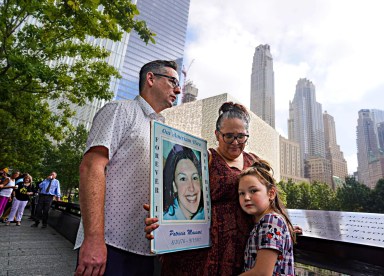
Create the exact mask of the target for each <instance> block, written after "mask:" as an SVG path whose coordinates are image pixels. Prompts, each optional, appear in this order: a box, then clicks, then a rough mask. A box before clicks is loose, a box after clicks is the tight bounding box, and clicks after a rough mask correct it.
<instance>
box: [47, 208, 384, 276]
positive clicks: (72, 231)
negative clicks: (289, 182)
mask: <svg viewBox="0 0 384 276" xmlns="http://www.w3.org/2000/svg"><path fill="white" fill-rule="evenodd" d="M52 208H53V210H52V211H51V213H50V219H49V224H50V226H52V227H53V228H55V229H56V230H57V231H58V232H59V233H60V234H62V235H63V236H64V237H65V238H67V239H68V240H70V241H71V242H72V243H75V240H76V234H77V229H78V226H79V223H80V217H81V215H80V206H79V204H75V203H65V202H57V201H55V202H53V204H52ZM289 213H290V216H291V219H292V220H293V222H294V224H297V225H300V226H302V228H303V230H304V234H303V235H300V236H298V239H297V240H298V242H297V244H296V245H295V262H297V263H300V264H305V265H310V266H312V267H314V268H315V269H319V270H321V269H327V270H330V271H334V272H339V273H343V274H349V275H384V247H383V246H381V245H380V246H375V242H373V243H372V242H367V244H368V245H367V244H364V243H362V242H359V243H357V242H353V239H352V240H351V239H349V240H348V239H347V240H348V242H345V241H341V240H337V238H332V235H334V237H336V236H337V237H340V236H342V235H341V234H343V233H344V232H345V233H344V235H346V234H348V231H349V232H354V233H357V232H356V231H357V230H353V229H354V228H351V226H348V225H347V227H349V228H345V229H343V228H340V227H338V228H337V230H335V227H334V224H332V221H333V222H334V223H336V224H337V223H339V224H340V219H339V221H337V220H336V219H334V220H332V217H342V218H344V219H345V218H346V217H348V215H351V214H353V216H354V217H361V218H365V219H366V220H367V221H368V222H369V221H370V218H372V217H377V215H378V214H366V213H347V212H329V211H308V210H289ZM292 214H295V215H298V214H299V215H298V216H299V217H301V219H297V218H295V217H294V216H292ZM303 214H304V215H303ZM380 216H383V219H382V220H380V218H381V217H380ZM322 219H324V222H323V223H320V222H321V220H322ZM311 220H313V221H316V223H311ZM377 221H379V222H378V223H379V224H380V225H381V223H383V224H384V215H379V219H378V220H377ZM343 223H344V222H343ZM359 225H360V226H359V227H360V229H359V231H364V230H362V228H363V227H364V223H362V222H361V221H360V224H359ZM339 226H340V225H339ZM365 227H367V224H365ZM380 227H381V226H380ZM377 228H378V227H376V230H375V231H376V232H374V233H375V234H374V237H372V231H371V233H370V234H371V237H366V238H367V241H368V240H372V238H373V239H375V238H376V239H380V242H379V244H381V240H384V228H382V229H381V230H380V229H379V230H377ZM318 229H321V231H323V232H324V231H328V232H327V234H325V236H326V238H324V237H319V233H321V232H319V231H317V230H318ZM341 230H344V232H340V231H341ZM316 231H317V232H316ZM332 231H333V232H332ZM306 232H307V233H309V235H308V234H306ZM366 232H367V233H368V231H366ZM324 233H325V232H324ZM340 233H341V234H340ZM364 233H365V232H364ZM364 233H360V234H361V235H363V234H364ZM329 237H330V238H329ZM357 237H358V236H356V234H355V236H352V238H357ZM359 237H360V236H359ZM376 244H377V243H376ZM300 271H301V269H300ZM297 275H308V274H307V272H305V273H302V274H301V273H299V274H297ZM313 275H325V274H321V273H320V274H319V273H316V272H315V274H313ZM332 275H336V274H332Z"/></svg>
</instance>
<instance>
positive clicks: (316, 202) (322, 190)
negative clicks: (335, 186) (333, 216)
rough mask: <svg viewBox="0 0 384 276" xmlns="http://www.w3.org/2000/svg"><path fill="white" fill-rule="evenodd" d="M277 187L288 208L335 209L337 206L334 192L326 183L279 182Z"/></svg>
mask: <svg viewBox="0 0 384 276" xmlns="http://www.w3.org/2000/svg"><path fill="white" fill-rule="evenodd" d="M279 187H280V188H281V190H282V191H283V194H284V197H283V198H285V199H286V206H287V208H290V209H304V210H336V209H337V208H338V205H337V200H336V194H335V192H333V190H332V189H331V188H330V187H329V185H328V184H326V183H319V182H313V183H311V184H310V183H307V182H301V183H293V182H292V181H291V180H289V181H288V182H287V183H284V182H280V183H279Z"/></svg>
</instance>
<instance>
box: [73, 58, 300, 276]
mask: <svg viewBox="0 0 384 276" xmlns="http://www.w3.org/2000/svg"><path fill="white" fill-rule="evenodd" d="M178 94H180V85H179V76H178V73H177V64H176V63H175V62H173V61H164V60H156V61H152V62H149V63H147V64H144V65H143V67H142V68H141V70H140V73H139V95H138V96H137V97H136V98H135V99H134V100H132V101H114V102H110V103H108V104H107V105H105V106H104V107H103V108H102V109H101V110H99V112H98V113H97V114H96V116H95V118H94V121H93V125H92V128H91V130H90V133H89V136H88V140H87V145H86V149H85V154H84V156H83V160H82V162H81V165H80V187H79V193H80V208H81V211H82V220H81V223H80V227H79V231H78V235H77V240H76V245H75V248H76V249H78V260H77V265H76V271H75V275H77V276H79V275H153V273H154V260H155V256H154V255H153V254H151V252H150V243H149V241H148V240H150V239H153V235H152V231H154V230H156V229H157V228H158V227H161V225H159V224H158V223H157V222H158V218H149V217H148V210H149V205H148V204H147V203H149V202H150V201H149V195H150V188H149V187H150V185H149V178H150V167H151V166H150V129H151V121H153V120H158V121H161V122H164V117H163V116H162V115H161V114H160V112H161V111H163V110H164V109H166V108H170V107H172V106H173V103H174V101H175V100H176V98H177V95H178ZM249 122H250V116H249V114H248V112H247V110H246V108H245V107H244V106H242V105H240V104H234V103H232V102H227V103H224V104H223V105H222V106H221V108H220V110H219V116H218V119H217V123H216V129H215V130H212V132H213V135H215V137H216V140H217V147H216V148H211V149H209V166H208V170H209V183H210V197H211V233H210V237H211V243H212V246H211V247H209V248H204V249H195V250H189V251H181V252H176V253H167V254H164V255H162V256H161V257H160V260H161V274H162V275H239V274H241V273H244V274H245V275H258V274H257V273H261V274H260V275H294V260H293V251H292V250H293V249H292V246H293V244H294V241H295V232H300V231H301V229H300V228H299V229H294V228H293V227H292V225H291V223H290V221H289V218H288V216H287V215H286V212H285V209H284V206H283V204H282V203H281V201H280V200H279V197H278V191H277V187H276V183H275V180H274V178H273V173H272V168H271V167H270V165H269V164H268V162H266V161H264V160H262V159H260V158H259V157H258V156H257V155H256V154H253V153H247V152H245V151H244V148H245V145H246V143H247V140H248V137H249ZM166 163H167V164H168V165H167V166H165V169H164V170H165V171H163V185H164V189H165V190H164V198H163V204H164V206H163V207H164V210H163V212H164V219H171V220H174V219H177V220H178V219H183V220H187V221H188V220H195V219H202V218H203V216H204V212H203V209H202V208H201V198H202V194H201V190H202V188H201V187H202V186H201V171H199V167H200V169H201V166H200V164H199V162H198V160H196V156H195V154H194V152H193V151H188V148H180V147H179V148H173V149H172V150H171V153H170V154H169V156H168V158H167V160H166ZM168 170H169V171H168ZM181 195H182V196H181ZM142 206H144V208H142ZM143 228H144V231H145V233H144V234H142V233H143Z"/></svg>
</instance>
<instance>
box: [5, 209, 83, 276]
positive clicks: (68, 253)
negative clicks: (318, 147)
mask: <svg viewBox="0 0 384 276" xmlns="http://www.w3.org/2000/svg"><path fill="white" fill-rule="evenodd" d="M28 216H29V210H27V209H26V210H25V214H24V217H23V219H22V221H21V226H16V224H15V223H11V225H10V226H6V225H5V223H0V275H1V276H18V275H33V276H38V275H55V276H68V275H73V274H74V270H75V265H76V258H77V257H76V255H77V253H76V251H74V250H73V244H72V243H71V242H69V241H68V240H66V239H65V238H64V237H63V236H61V235H60V234H59V233H57V232H56V231H55V230H54V229H53V228H51V227H50V226H48V227H47V228H45V229H43V228H41V224H40V225H39V227H38V228H32V227H30V225H31V224H32V223H33V222H32V221H31V220H28Z"/></svg>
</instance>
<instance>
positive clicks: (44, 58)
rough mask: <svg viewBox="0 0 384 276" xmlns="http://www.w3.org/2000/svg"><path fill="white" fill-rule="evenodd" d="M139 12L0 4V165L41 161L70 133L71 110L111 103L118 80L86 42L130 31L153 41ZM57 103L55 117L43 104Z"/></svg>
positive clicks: (47, 3) (111, 2) (74, 4)
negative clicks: (98, 101) (100, 101)
mask: <svg viewBox="0 0 384 276" xmlns="http://www.w3.org/2000/svg"><path fill="white" fill-rule="evenodd" d="M138 13H139V12H138V10H137V8H136V6H135V5H134V4H132V3H131V1H130V0H82V1H79V0H65V1H64V0H55V1H53V0H4V1H1V4H0V35H1V37H0V61H1V62H0V124H1V126H2V134H1V139H0V149H1V158H2V159H1V160H0V165H4V166H14V167H18V168H20V167H23V166H24V165H26V163H25V162H29V163H30V162H31V160H36V162H39V161H41V158H42V156H43V155H44V152H45V151H46V147H48V144H49V143H50V142H51V141H52V139H53V140H57V141H60V140H61V139H63V137H64V136H65V135H66V133H65V131H66V130H68V129H69V130H70V125H69V122H68V118H70V117H71V116H72V115H73V114H74V112H73V110H71V104H76V105H83V104H85V103H86V101H87V100H90V101H91V100H93V99H95V98H97V99H105V100H109V99H111V98H112V96H113V94H112V93H111V92H110V91H109V83H110V80H111V78H118V77H119V74H118V72H117V70H116V69H115V68H113V67H112V66H110V65H108V64H107V62H106V61H105V58H106V57H108V55H109V52H108V51H107V50H105V49H104V48H102V47H98V46H92V45H91V44H90V43H89V42H88V41H89V37H94V38H103V39H110V40H113V41H118V40H120V39H121V37H122V34H123V31H126V32H130V31H131V30H132V29H133V30H134V31H136V32H137V33H138V34H139V35H140V37H141V39H142V40H144V41H145V42H146V43H148V42H149V41H152V42H154V40H153V36H154V34H153V33H152V32H151V31H150V30H149V29H148V28H147V26H146V24H145V22H143V21H137V20H135V19H134V17H135V16H136V15H138ZM66 60H71V62H70V63H67V62H65V61H66ZM58 99H60V104H59V105H58V106H57V108H58V110H60V112H59V114H53V113H52V112H51V111H50V108H49V105H48V102H49V100H58ZM68 127H69V128H68ZM50 137H51V138H50ZM20 153H23V154H24V155H23V156H20Z"/></svg>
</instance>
